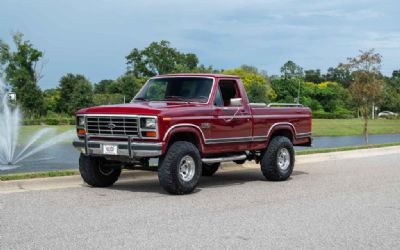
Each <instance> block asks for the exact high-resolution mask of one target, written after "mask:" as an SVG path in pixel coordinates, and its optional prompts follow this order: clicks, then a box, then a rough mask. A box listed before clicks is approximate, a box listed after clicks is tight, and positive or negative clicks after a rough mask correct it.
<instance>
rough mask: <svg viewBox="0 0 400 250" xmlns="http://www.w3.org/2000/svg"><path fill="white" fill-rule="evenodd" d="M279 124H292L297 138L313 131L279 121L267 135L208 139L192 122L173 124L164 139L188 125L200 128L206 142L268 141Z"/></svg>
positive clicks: (307, 135) (308, 134) (306, 135)
mask: <svg viewBox="0 0 400 250" xmlns="http://www.w3.org/2000/svg"><path fill="white" fill-rule="evenodd" d="M279 125H289V126H291V127H292V128H293V130H294V132H295V137H296V138H304V137H309V136H311V132H310V133H299V134H297V131H296V128H295V127H294V126H293V124H292V123H290V122H278V123H274V124H273V125H272V126H271V127H270V129H269V130H268V134H267V136H247V137H227V138H213V139H206V138H205V137H204V133H203V131H202V130H201V128H200V127H199V126H197V125H195V124H192V123H180V124H175V125H173V126H171V127H170V128H169V129H168V130H167V132H166V133H165V135H164V138H163V141H165V140H166V139H167V136H168V134H169V133H170V132H171V131H172V130H173V129H174V128H177V127H186V126H188V127H194V128H196V129H198V130H199V131H200V133H201V136H202V138H203V140H204V143H205V144H219V143H233V142H255V141H266V140H267V139H268V138H269V136H270V133H271V131H272V129H273V128H274V127H276V126H279ZM298 136H300V137H298Z"/></svg>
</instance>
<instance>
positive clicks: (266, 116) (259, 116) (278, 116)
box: [253, 114, 311, 119]
mask: <svg viewBox="0 0 400 250" xmlns="http://www.w3.org/2000/svg"><path fill="white" fill-rule="evenodd" d="M253 117H254V118H271V119H274V118H275V119H276V118H303V117H311V116H310V115H307V114H291V115H253Z"/></svg>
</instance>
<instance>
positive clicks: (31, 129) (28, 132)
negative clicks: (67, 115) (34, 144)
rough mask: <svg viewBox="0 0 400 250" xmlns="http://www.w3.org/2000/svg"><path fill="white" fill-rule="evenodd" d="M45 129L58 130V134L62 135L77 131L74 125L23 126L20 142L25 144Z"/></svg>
mask: <svg viewBox="0 0 400 250" xmlns="http://www.w3.org/2000/svg"><path fill="white" fill-rule="evenodd" d="M43 128H54V129H56V132H57V134H61V133H63V132H66V131H68V130H73V129H75V126H73V125H58V126H47V125H46V126H41V125H32V126H22V127H21V130H20V131H19V141H20V142H25V141H26V140H27V139H28V138H30V137H31V136H32V135H33V134H34V133H35V132H37V131H39V130H40V129H43Z"/></svg>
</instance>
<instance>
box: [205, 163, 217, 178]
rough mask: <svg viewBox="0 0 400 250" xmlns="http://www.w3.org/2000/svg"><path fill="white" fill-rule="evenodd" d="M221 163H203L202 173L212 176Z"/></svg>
mask: <svg viewBox="0 0 400 250" xmlns="http://www.w3.org/2000/svg"><path fill="white" fill-rule="evenodd" d="M220 165H221V163H219V162H216V163H210V164H207V163H203V165H202V168H203V169H202V175H203V176H212V175H213V174H215V172H217V171H218V168H219V166H220Z"/></svg>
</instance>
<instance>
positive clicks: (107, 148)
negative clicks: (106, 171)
mask: <svg viewBox="0 0 400 250" xmlns="http://www.w3.org/2000/svg"><path fill="white" fill-rule="evenodd" d="M103 154H105V155H117V154H118V146H117V145H107V144H104V145H103Z"/></svg>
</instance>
